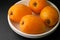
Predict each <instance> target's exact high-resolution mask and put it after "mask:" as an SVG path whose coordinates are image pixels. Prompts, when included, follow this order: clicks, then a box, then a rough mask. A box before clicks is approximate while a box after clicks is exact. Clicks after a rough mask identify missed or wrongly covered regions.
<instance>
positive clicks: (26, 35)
mask: <svg viewBox="0 0 60 40" xmlns="http://www.w3.org/2000/svg"><path fill="white" fill-rule="evenodd" d="M19 3H21V4H24V5H27V6H28V3H29V0H22V1H19V2H17V3H16V4H19ZM48 3H49V4H51V5H52V6H53V7H54V8H56V10H57V11H58V14H59V10H58V8H57V7H56V6H55V5H54V4H53V3H51V2H50V1H48ZM8 23H9V25H10V27H11V29H12V30H13V31H14V32H16V33H17V34H19V35H21V36H23V37H27V38H41V37H45V36H47V35H49V34H51V33H52V32H53V31H55V30H56V28H57V27H58V25H59V20H58V22H57V24H56V25H55V26H54V27H53V28H52V29H51V30H49V31H47V32H45V33H42V34H35V35H34V34H26V33H23V32H21V31H20V30H19V28H18V26H19V24H17V23H13V22H11V21H10V19H9V15H8Z"/></svg>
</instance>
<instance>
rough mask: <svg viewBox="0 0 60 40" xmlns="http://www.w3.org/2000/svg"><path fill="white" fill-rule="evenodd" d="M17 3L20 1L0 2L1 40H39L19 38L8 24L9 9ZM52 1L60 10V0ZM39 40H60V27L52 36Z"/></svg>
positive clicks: (7, 0)
mask: <svg viewBox="0 0 60 40" xmlns="http://www.w3.org/2000/svg"><path fill="white" fill-rule="evenodd" d="M17 1H19V0H5V1H4V0H0V40H37V39H28V38H24V37H22V36H19V35H17V34H16V33H15V32H13V31H12V29H11V28H10V27H9V24H8V22H7V11H8V9H9V7H10V6H12V5H13V4H14V3H16V2H17ZM50 1H51V2H53V3H54V4H55V5H56V6H57V7H58V8H59V9H60V1H59V0H50ZM39 40H60V27H59V26H58V28H57V30H56V31H55V32H54V33H52V34H51V35H49V36H46V37H44V38H39Z"/></svg>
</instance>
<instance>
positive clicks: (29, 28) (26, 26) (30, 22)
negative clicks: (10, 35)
mask: <svg viewBox="0 0 60 40" xmlns="http://www.w3.org/2000/svg"><path fill="white" fill-rule="evenodd" d="M20 30H21V31H22V32H24V33H27V34H40V33H43V32H45V31H46V25H45V24H44V23H43V22H42V20H41V19H40V17H37V16H34V15H26V16H24V17H23V18H22V19H21V21H20Z"/></svg>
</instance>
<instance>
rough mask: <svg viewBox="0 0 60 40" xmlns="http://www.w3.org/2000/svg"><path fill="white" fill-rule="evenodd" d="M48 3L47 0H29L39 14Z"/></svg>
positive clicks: (31, 6) (33, 9) (30, 5)
mask: <svg viewBox="0 0 60 40" xmlns="http://www.w3.org/2000/svg"><path fill="white" fill-rule="evenodd" d="M47 5H48V3H47V1H46V0H30V2H29V7H30V8H31V9H32V11H34V12H35V14H39V13H40V11H41V10H42V9H43V8H44V7H45V6H47Z"/></svg>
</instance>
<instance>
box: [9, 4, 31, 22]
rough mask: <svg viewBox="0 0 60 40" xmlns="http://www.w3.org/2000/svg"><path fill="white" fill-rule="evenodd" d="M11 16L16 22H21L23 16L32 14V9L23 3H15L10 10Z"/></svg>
mask: <svg viewBox="0 0 60 40" xmlns="http://www.w3.org/2000/svg"><path fill="white" fill-rule="evenodd" d="M8 14H9V17H10V19H11V20H12V21H14V22H20V20H21V18H22V17H23V16H25V15H28V14H29V15H31V14H32V11H31V10H30V8H29V7H27V6H25V5H23V4H16V5H13V6H12V7H11V8H10V9H9V11H8Z"/></svg>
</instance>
